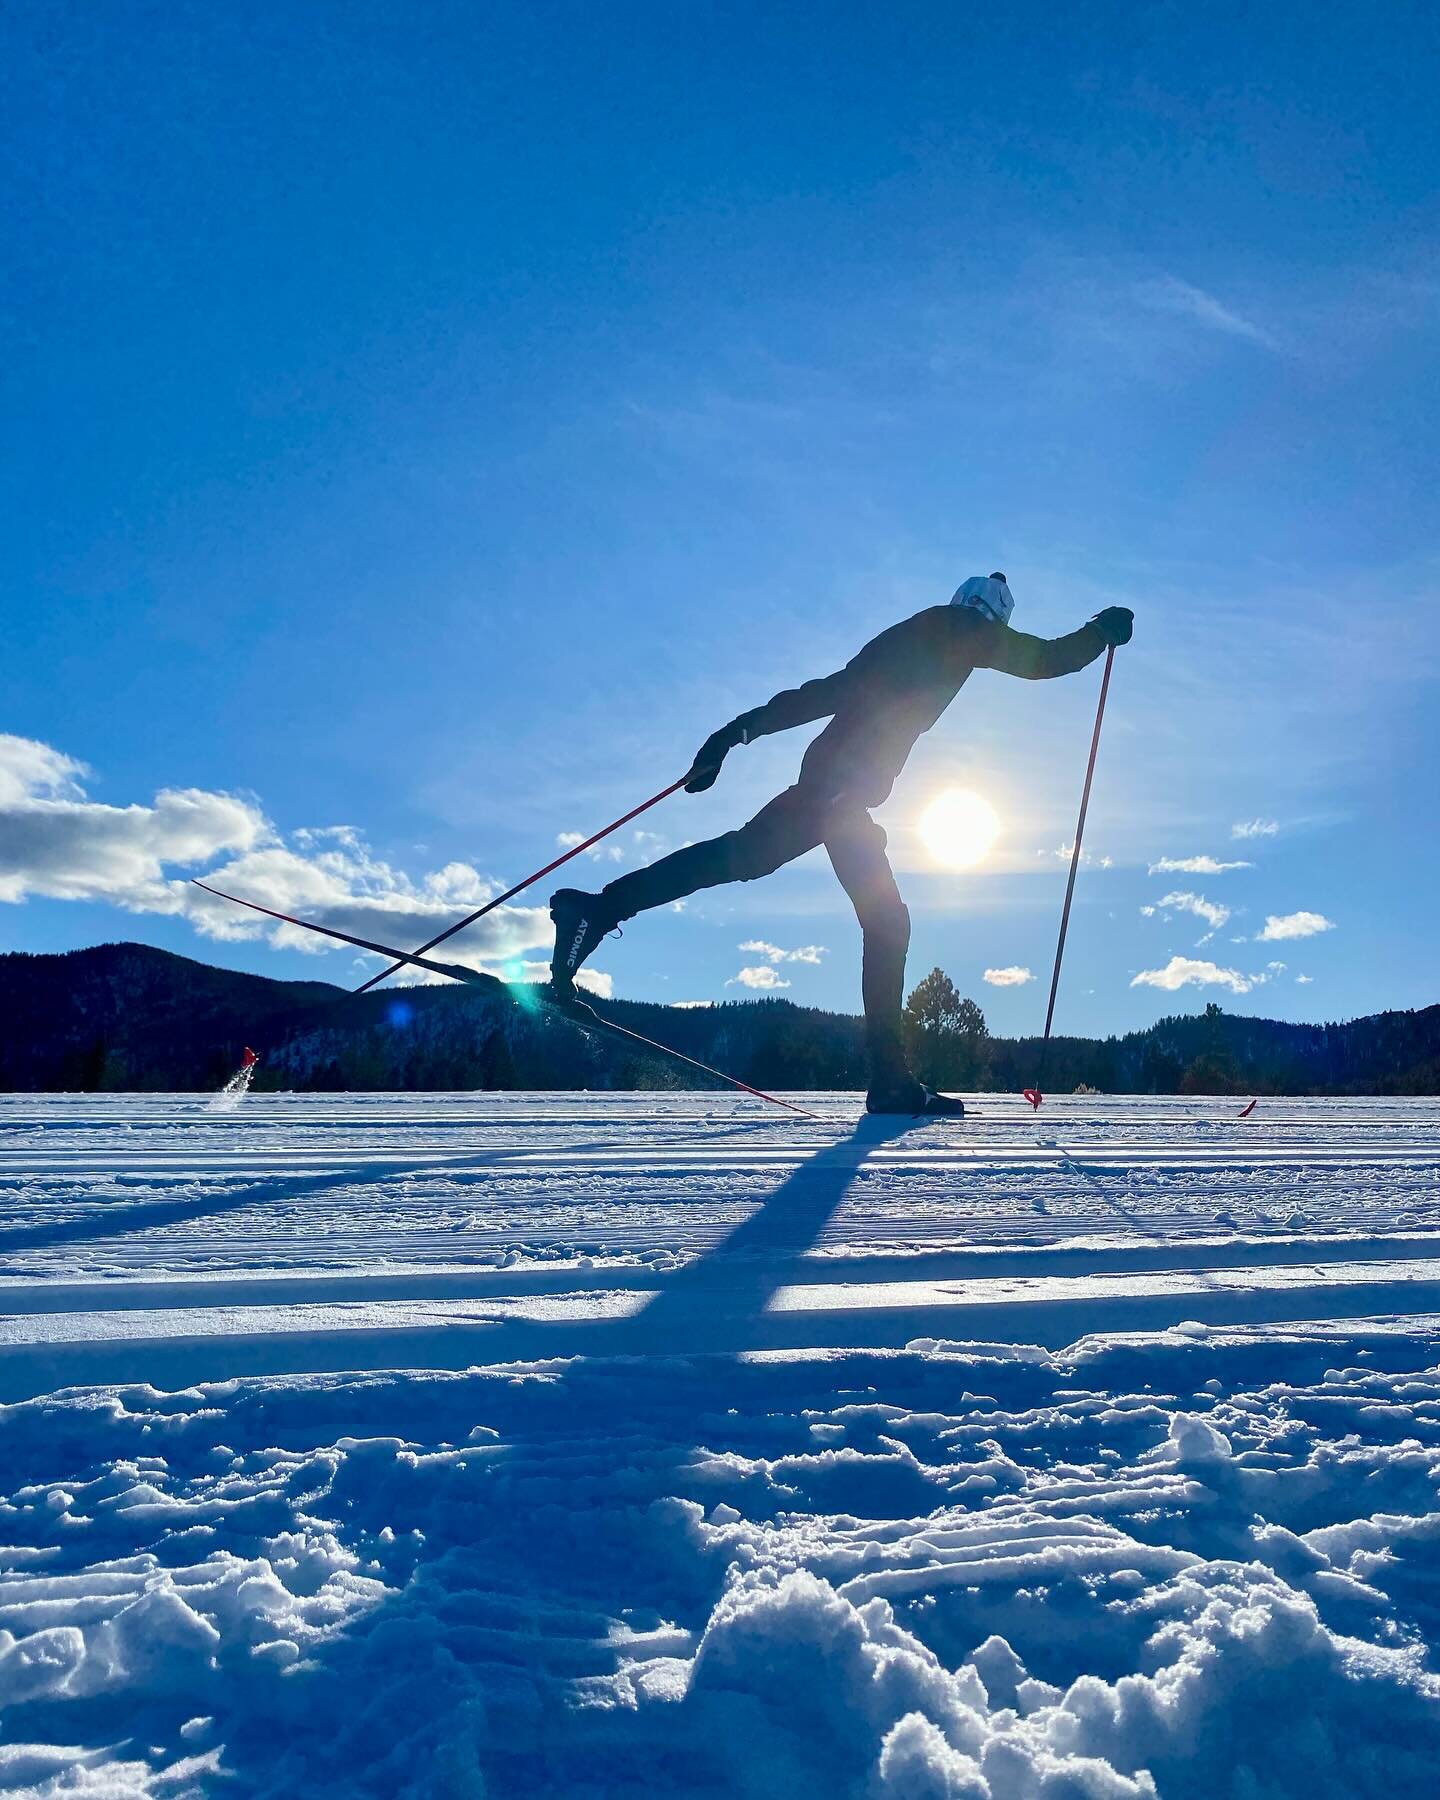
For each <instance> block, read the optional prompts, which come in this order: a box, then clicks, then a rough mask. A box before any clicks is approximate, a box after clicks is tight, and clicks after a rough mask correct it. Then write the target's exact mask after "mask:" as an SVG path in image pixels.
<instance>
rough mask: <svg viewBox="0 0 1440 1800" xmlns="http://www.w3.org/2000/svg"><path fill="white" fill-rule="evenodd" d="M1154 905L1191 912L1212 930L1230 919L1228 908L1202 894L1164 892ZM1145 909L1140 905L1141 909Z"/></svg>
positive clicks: (1217, 928) (1216, 929)
mask: <svg viewBox="0 0 1440 1800" xmlns="http://www.w3.org/2000/svg"><path fill="white" fill-rule="evenodd" d="M1156 905H1157V906H1159V907H1161V908H1162V909H1163V908H1165V907H1167V906H1168V907H1172V908H1173V909H1174V910H1175V911H1176V912H1187V913H1193V914H1194V916H1195V917H1196V918H1197V919H1203V920H1204V921H1205V923H1206V924H1207V925H1208V926H1209V927H1210V929H1211V930H1212V931H1218V930H1219V929H1220V927H1221V926H1222V925H1226V924H1228V923H1229V920H1230V908H1229V907H1228V906H1221V905H1220V904H1219V903H1218V902H1217V901H1214V900H1207V899H1206V898H1205V896H1204V895H1203V894H1187V893H1179V892H1177V893H1173V894H1166V895H1165V897H1164V898H1163V899H1162V900H1158V901H1157V902H1156ZM1144 910H1145V909H1144V908H1143V907H1142V908H1141V911H1142V912H1143V911H1144Z"/></svg>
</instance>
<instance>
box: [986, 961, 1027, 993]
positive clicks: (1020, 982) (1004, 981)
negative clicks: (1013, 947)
mask: <svg viewBox="0 0 1440 1800" xmlns="http://www.w3.org/2000/svg"><path fill="white" fill-rule="evenodd" d="M981 979H982V980H984V981H988V982H989V983H990V985H991V987H1024V985H1025V983H1026V982H1027V981H1033V980H1034V979H1035V977H1034V976H1033V975H1032V974H1031V973H1030V971H1029V970H1028V969H1022V968H1021V967H1020V966H1019V964H1018V963H1016V964H1012V965H1011V966H1010V967H1009V968H1008V969H987V970H986V971H985V973H984V975H983V976H982V977H981Z"/></svg>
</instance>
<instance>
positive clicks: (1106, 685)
mask: <svg viewBox="0 0 1440 1800" xmlns="http://www.w3.org/2000/svg"><path fill="white" fill-rule="evenodd" d="M1114 664H1115V646H1114V645H1113V644H1112V645H1111V646H1110V650H1109V653H1108V655H1107V656H1106V658H1105V674H1104V676H1103V678H1102V679H1101V682H1100V704H1099V705H1098V706H1097V707H1096V708H1095V730H1094V733H1093V734H1092V736H1091V739H1090V761H1089V762H1088V764H1087V765H1086V768H1085V789H1084V792H1083V793H1082V794H1081V796H1080V818H1079V821H1078V822H1077V824H1076V826H1075V848H1074V849H1073V850H1072V851H1071V852H1070V879H1069V881H1067V882H1066V884H1065V905H1064V907H1063V909H1062V910H1061V913H1060V941H1059V942H1058V943H1057V944H1056V946H1055V970H1054V973H1053V974H1052V975H1051V977H1050V1004H1049V1005H1048V1006H1047V1007H1046V1008H1045V1036H1044V1037H1043V1038H1042V1039H1041V1042H1040V1062H1039V1067H1038V1068H1037V1070H1036V1073H1035V1085H1034V1087H1028V1088H1023V1089H1022V1090H1021V1092H1022V1093H1023V1094H1024V1096H1025V1098H1026V1099H1027V1100H1028V1101H1029V1102H1030V1104H1031V1106H1033V1107H1034V1108H1035V1110H1036V1111H1037V1112H1038V1111H1039V1110H1040V1102H1041V1101H1042V1100H1043V1099H1044V1098H1045V1096H1044V1094H1043V1093H1042V1092H1041V1091H1040V1083H1041V1082H1042V1080H1043V1079H1044V1077H1045V1059H1046V1056H1047V1054H1048V1052H1049V1049H1050V1027H1051V1024H1052V1023H1053V1022H1054V1018H1055V995H1056V992H1057V990H1058V989H1059V986H1060V963H1061V959H1062V958H1063V957H1064V955H1065V934H1066V932H1067V931H1069V929H1070V902H1071V901H1072V900H1073V899H1074V898H1075V871H1076V870H1077V869H1078V868H1079V867H1080V841H1081V839H1082V838H1083V837H1084V836H1085V814H1086V813H1087V812H1088V811H1089V810H1090V783H1091V782H1092V781H1093V780H1094V779H1095V756H1096V752H1097V751H1098V750H1099V748H1100V726H1101V724H1102V723H1103V721H1104V718H1105V696H1106V695H1107V694H1108V693H1109V692H1110V671H1111V669H1112V668H1113V667H1114Z"/></svg>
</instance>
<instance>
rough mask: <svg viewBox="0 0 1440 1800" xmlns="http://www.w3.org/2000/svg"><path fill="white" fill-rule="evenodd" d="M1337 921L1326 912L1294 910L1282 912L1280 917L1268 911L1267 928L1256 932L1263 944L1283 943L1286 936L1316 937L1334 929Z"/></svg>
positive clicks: (1258, 939)
mask: <svg viewBox="0 0 1440 1800" xmlns="http://www.w3.org/2000/svg"><path fill="white" fill-rule="evenodd" d="M1334 929H1335V921H1334V920H1333V919H1327V918H1326V917H1325V915H1324V913H1317V912H1293V913H1282V914H1280V915H1279V916H1278V917H1277V915H1276V914H1274V913H1268V914H1267V915H1266V918H1265V929H1264V930H1263V931H1261V932H1258V933H1257V934H1256V936H1257V941H1258V942H1260V943H1262V944H1278V943H1282V942H1283V941H1284V940H1285V939H1286V938H1307V937H1316V936H1318V935H1319V933H1320V932H1322V931H1333V930H1334Z"/></svg>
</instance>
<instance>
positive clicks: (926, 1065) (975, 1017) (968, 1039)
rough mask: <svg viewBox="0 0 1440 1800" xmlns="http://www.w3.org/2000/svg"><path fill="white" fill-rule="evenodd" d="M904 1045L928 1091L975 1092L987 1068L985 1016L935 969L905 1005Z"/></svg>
mask: <svg viewBox="0 0 1440 1800" xmlns="http://www.w3.org/2000/svg"><path fill="white" fill-rule="evenodd" d="M905 1042H906V1047H907V1049H908V1050H909V1052H910V1058H911V1062H912V1063H913V1065H914V1068H915V1073H916V1074H917V1075H918V1076H919V1077H920V1079H921V1080H922V1081H923V1082H925V1083H926V1084H927V1085H928V1086H930V1087H945V1086H949V1087H976V1086H978V1085H979V1083H980V1081H981V1079H982V1077H983V1075H984V1073H985V1071H986V1068H987V1067H988V1064H989V1042H990V1039H989V1033H988V1032H987V1030H986V1027H985V1015H984V1013H983V1012H981V1010H980V1008H979V1007H978V1006H977V1005H976V1004H975V1002H974V1001H973V1000H968V999H961V997H960V990H959V989H958V988H957V987H956V986H955V983H954V982H953V981H952V980H951V979H950V977H949V976H948V975H947V974H946V973H945V972H944V970H943V969H932V970H931V971H930V973H929V974H928V975H927V976H926V977H925V979H924V980H923V981H922V982H920V984H919V985H918V986H917V987H916V988H915V989H914V990H913V991H912V992H911V995H910V998H909V999H908V1000H907V1001H906V1002H905Z"/></svg>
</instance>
